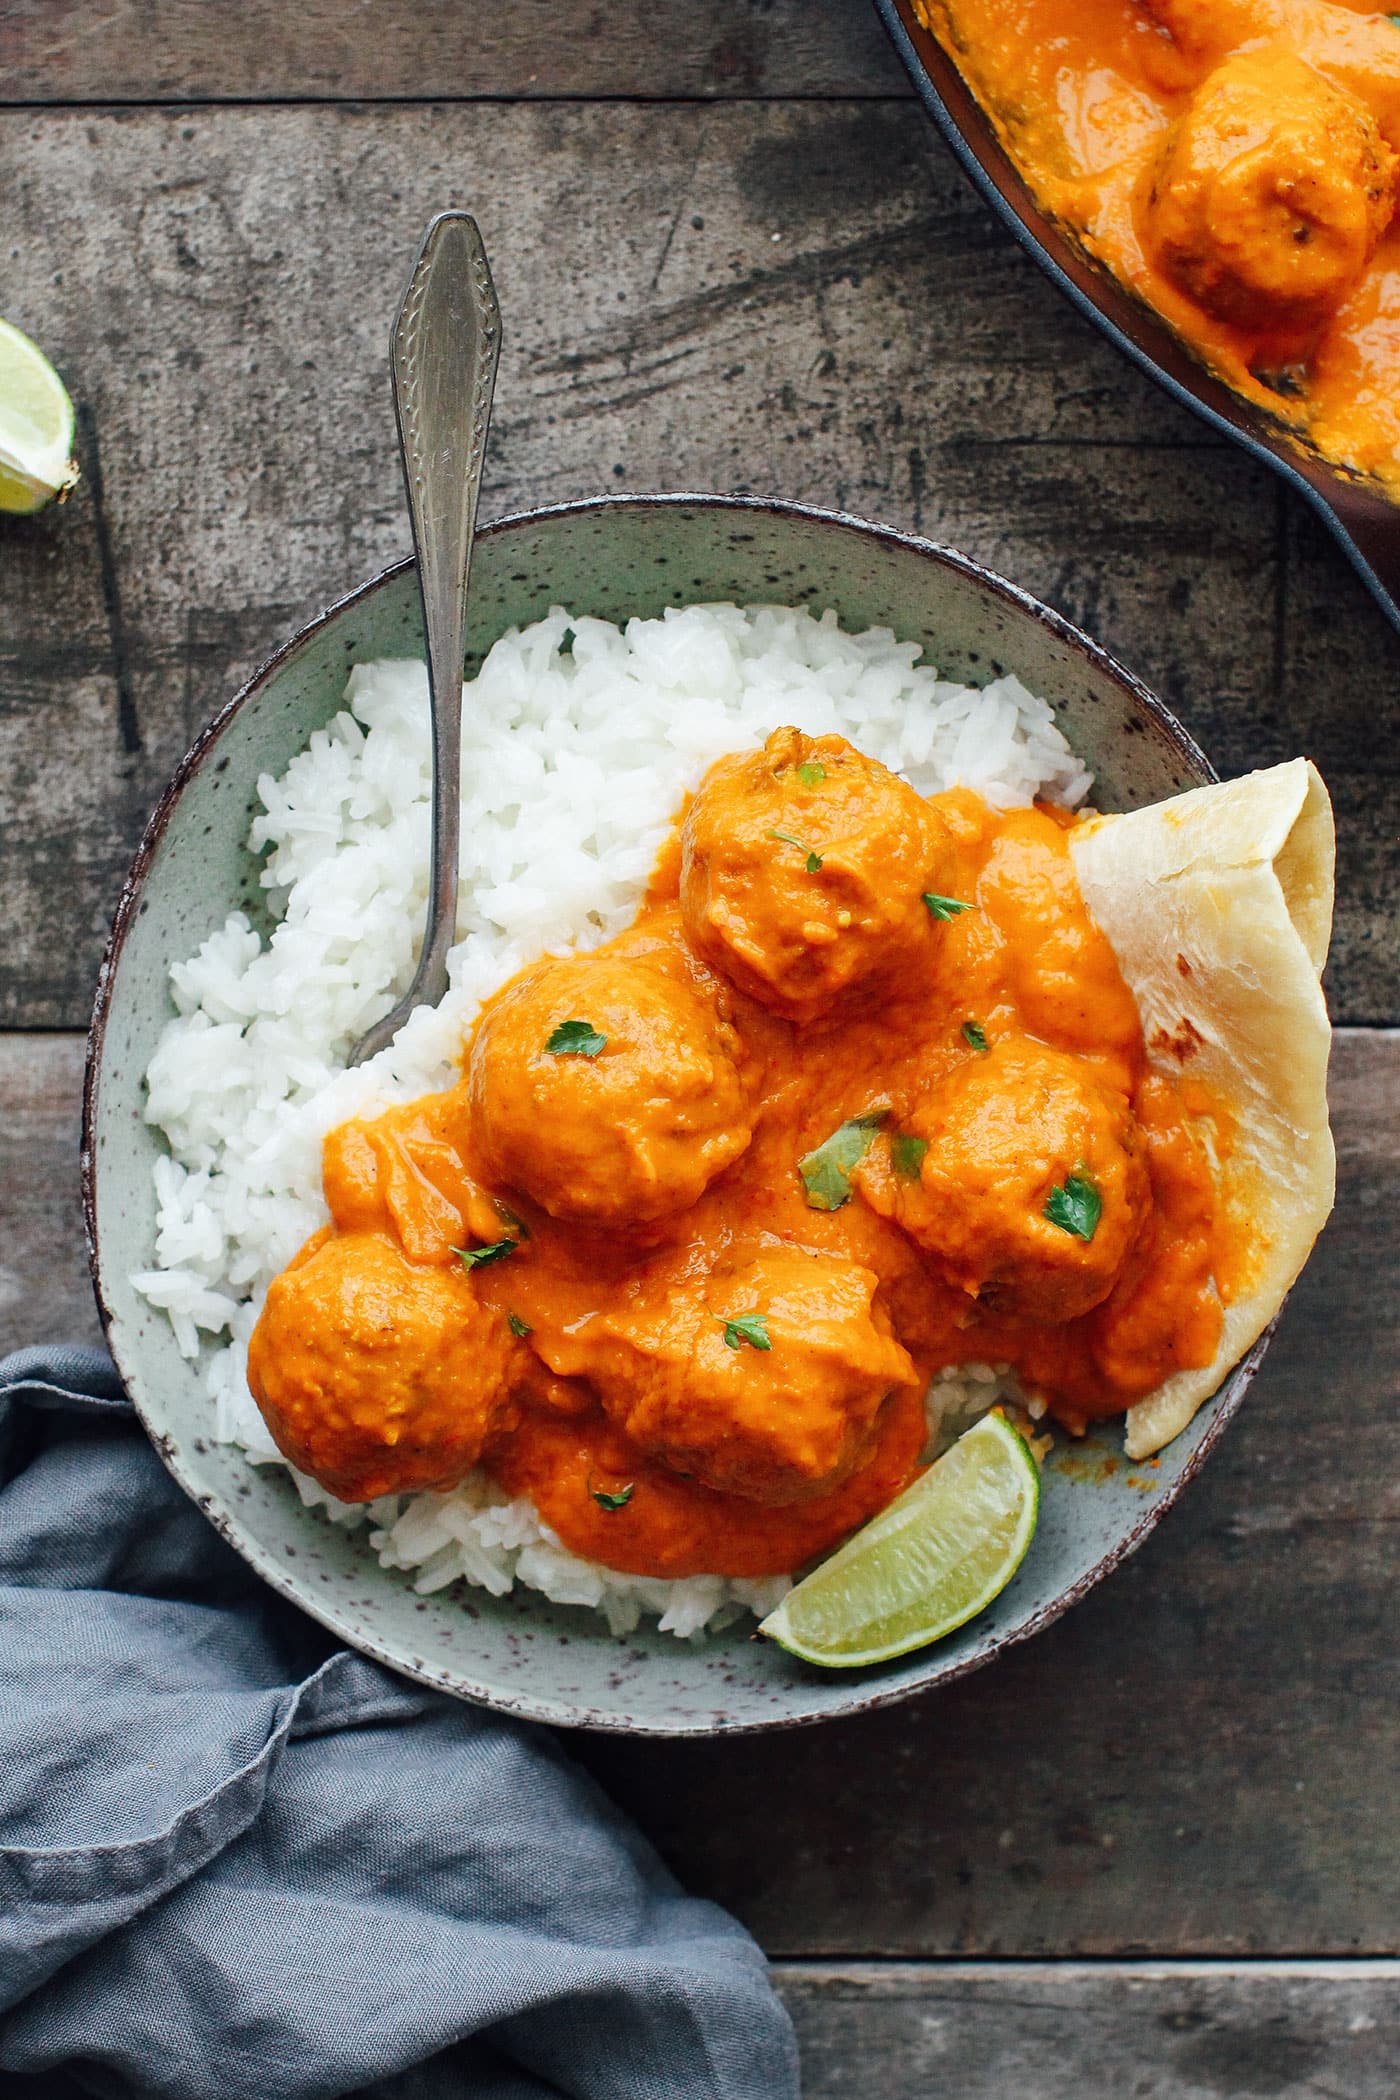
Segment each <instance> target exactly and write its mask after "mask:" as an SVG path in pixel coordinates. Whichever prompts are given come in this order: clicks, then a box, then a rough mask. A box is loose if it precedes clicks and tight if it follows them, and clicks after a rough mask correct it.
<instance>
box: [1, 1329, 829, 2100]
mask: <svg viewBox="0 0 1400 2100" xmlns="http://www.w3.org/2000/svg"><path fill="white" fill-rule="evenodd" d="M0 2091H3V2092H4V2093H6V2094H8V2093H11V2092H13V2093H15V2094H17V2095H19V2094H23V2095H28V2094H31V2093H32V2094H33V2095H34V2096H36V2100H38V2096H41V2095H42V2096H43V2100H65V2096H67V2095H69V2094H74V2095H76V2094H79V2093H84V2094H87V2093H97V2094H110V2095H122V2096H127V2095H130V2096H136V2095H157V2094H158V2095H162V2096H165V2095H168V2096H170V2100H205V2096H206V2095H207V2096H208V2100H245V2096H246V2100H301V2096H306V2100H311V2096H322V2095H326V2096H329V2095H341V2094H348V2093H352V2092H355V2093H369V2094H373V2095H382V2096H383V2100H390V2096H393V2100H439V2096H446V2095H448V2094H451V2095H454V2096H456V2095H463V2094H470V2095H473V2096H478V2095H479V2096H482V2100H541V2096H543V2095H548V2094H566V2095H578V2096H580V2100H583V2096H587V2100H673V2096H674V2100H680V2096H682V2095H684V2096H686V2100H689V2096H691V2095H715V2096H718V2100H731V2096H732V2100H749V2096H753V2100H758V2096H760V2095H762V2096H763V2100H790V2096H791V2100H795V2096H796V2094H797V2062H796V2050H795V2046H794V2043H793V2038H792V2031H791V2028H790V2026H789V2024H788V2021H787V2017H786V2015H785V2014H784V2012H783V2010H782V2008H781V2006H780V2005H779V2003H778V2001H777V1999H776V1998H775V1997H774V1995H773V1992H772V1990H771V1988H770V1986H769V1983H768V1978H767V1974H766V1970H765V1965H764V1961H763V1957H762V1955H761V1954H760V1953H759V1950H758V1948H757V1947H756V1946H755V1945H754V1943H753V1941H752V1940H751V1939H750V1938H749V1937H748V1935H747V1934H746V1933H745V1932H744V1931H742V1929H741V1928H740V1927H739V1926H738V1925H737V1924H736V1923H735V1922H734V1920H733V1919H731V1918H729V1917H727V1916H726V1915H725V1913H724V1912H723V1911H721V1910H719V1909H717V1908H716V1907H715V1906H714V1905H713V1904H709V1903H703V1902H700V1901H698V1900H696V1899H695V1898H693V1897H689V1896H687V1895H685V1894H684V1893H683V1892H682V1890H681V1889H679V1888H678V1887H677V1885H676V1883H675V1882H674V1881H673V1880H672V1878H671V1877H670V1875H669V1874H668V1873H667V1872H666V1870H665V1868H664V1867H663V1866H662V1865H661V1863H660V1861H659V1860H658V1859H657V1858H656V1855H655V1854H654V1853H653V1852H652V1850H651V1848H650V1847H649V1846H648V1845H647V1844H646V1842H645V1841H644V1840H643V1839H642V1837H641V1836H640V1835H639V1834H638V1832H637V1831H636V1830H634V1829H633V1828H632V1827H631V1826H630V1825H629V1824H628V1823H627V1822H626V1821H625V1820H624V1819H623V1817H621V1816H620V1815H619V1814H618V1812H617V1811H616V1809H614V1808H613V1807H612V1805H611V1804H610V1803H609V1802H608V1801H607V1799H606V1798H605V1797H604V1796H603V1795H602V1794H601V1793H600V1792H599V1791H598V1790H597V1788H596V1787H595V1786H594V1785H593V1784H592V1782H591V1781H590V1780H589V1779H588V1778H587V1777H586V1776H585V1775H584V1774H583V1773H581V1772H579V1771H578V1770H577V1769H576V1768H575V1767H574V1766H573V1765H572V1764H570V1762H569V1761H568V1759H567V1758H565V1757H564V1756H563V1755H562V1754H561V1752H560V1750H559V1749H558V1747H557V1745H556V1743H555V1742H554V1740H553V1738H552V1737H551V1736H550V1735H549V1734H548V1732H547V1731H545V1730H542V1729H533V1728H528V1727H522V1726H520V1725H519V1724H516V1723H512V1722H508V1721H505V1720H502V1719H499V1718H497V1717H496V1716H495V1715H493V1714H490V1713H486V1712H483V1711H481V1710H480V1709H478V1708H474V1707H470V1706H463V1705H461V1704H460V1703H459V1702H457V1701H456V1700H452V1699H448V1698H446V1697H444V1696H442V1695H441V1694H439V1693H434V1692H429V1691H424V1690H419V1689H418V1688H417V1687H415V1686H413V1685H411V1684H409V1683H407V1682H405V1681H403V1680H401V1679H399V1678H397V1677H395V1676H393V1675H392V1674H391V1673H390V1672H388V1671H386V1670H383V1669H381V1668H379V1667H378V1665H376V1664H374V1663H371V1662H368V1661H366V1660H365V1659H364V1658H363V1657H361V1656H358V1655H354V1654H351V1653H349V1652H347V1651H346V1650H344V1649H337V1648H335V1646H334V1644H333V1642H332V1640H331V1638H330V1636H329V1635H327V1634H326V1633H324V1632H323V1631H322V1630H321V1629H320V1628H319V1627H317V1626H316V1625H314V1624H313V1622H312V1621H311V1620H309V1619H307V1618H304V1617H303V1616H302V1615H301V1614H300V1613H299V1612H297V1611H296V1610H294V1609H293V1608H292V1607H291V1606H289V1605H287V1604H285V1603H283V1602H282V1601H281V1599H279V1598H277V1597H276V1596H274V1595H273V1593H272V1592H271V1591H270V1590H268V1589H266V1588H265V1587H264V1586H263V1585H262V1584H261V1583H260V1582H259V1580H258V1579H257V1577H256V1576H255V1575H254V1574H253V1573H252V1571H251V1570H250V1569H249V1568H247V1567H246V1566H245V1565H244V1563H243V1562H242V1561H241V1560H240V1559H239V1558H238V1556H237V1555H236V1554H234V1553H233V1552H232V1551H231V1549H230V1548H229V1547H228V1546H226V1545H225V1544H224V1542H223V1541H222V1540H221V1539H220V1538H219V1537H218V1535H217V1534H216V1533H215V1532H214V1530H213V1529H212V1527H211V1526H210V1525H209V1524H208V1523H207V1522H206V1520H205V1519H204V1517H203V1516H202V1515H201V1514H200V1512H199V1511H198V1510H197V1509H196V1508H195V1507H194V1505H193V1504H192V1503H191V1502H190V1501H188V1499H187V1498H186V1497H185V1495H184V1494H182V1492H181V1491H180V1489H179V1488H177V1487H176V1485H175V1483H174V1482H173V1481H172V1480H171V1479H170V1477H169V1475H168V1474H167V1473H166V1471H165V1468H164V1467H163V1466H162V1465H161V1463H160V1461H159V1459H158V1458H157V1457H156V1455H155V1453H154V1452H153V1450H152V1449H151V1447H150V1445H149V1444H148V1442H147V1441H146V1438H145V1436H144V1435H143V1433H142V1432H141V1429H140V1427H139V1425H138V1423H137V1422H136V1419H135V1416H134V1414H133V1413H132V1410H131V1407H130V1405H129V1403H128V1402H127V1400H126V1399H125V1398H124V1396H123V1394H122V1390H121V1387H120V1384H119V1383H118V1381H117V1378H116V1374H115V1372H114V1371H113V1368H112V1365H111V1363H110V1361H109V1360H108V1359H107V1358H106V1357H105V1356H104V1355H102V1354H101V1353H100V1352H99V1351H98V1350H95V1349H76V1348H53V1349H27V1350H22V1351H20V1352H19V1354H18V1355H15V1356H10V1357H7V1358H5V1359H4V1360H3V1361H0Z"/></svg>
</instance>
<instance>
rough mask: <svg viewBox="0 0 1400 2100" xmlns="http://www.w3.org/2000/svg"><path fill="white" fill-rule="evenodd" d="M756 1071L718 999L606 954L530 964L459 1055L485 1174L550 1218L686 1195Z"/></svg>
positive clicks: (698, 1183) (721, 1161)
mask: <svg viewBox="0 0 1400 2100" xmlns="http://www.w3.org/2000/svg"><path fill="white" fill-rule="evenodd" d="M755 1076H756V1074H755V1072H754V1070H753V1068H752V1066H751V1062H750V1060H749V1059H748V1057H747V1056H746V1054H745V1051H744V1046H743V1044H742V1042H741V1041H740V1038H739V1033H738V1030H737V1029H736V1028H735V1026H734V1024H733V1022H732V1020H730V1019H729V1018H728V1016H727V1014H726V1012H725V1010H724V1001H723V999H721V998H719V997H711V996H708V995H707V994H706V993H705V991H704V990H703V989H699V988H696V987H693V986H691V985H689V984H687V983H684V982H682V981H680V980H678V979H676V978H673V977H670V976H667V975H664V974H663V973H662V971H660V970H659V969H652V968H649V967H648V966H647V964H646V963H644V962H638V961H633V960H625V959H620V958H618V957H615V956H583V957H578V958H575V959H571V960H567V961H562V962H547V963H543V964H541V965H540V966H539V968H537V969H534V970H531V971H530V972H529V974H528V975H527V976H525V977H523V978H521V979H520V980H519V981H518V982H517V983H516V984H514V985H512V986H511V987H510V988H509V989H508V990H507V991H506V992H505V994H504V995H503V997H502V998H500V999H498V1000H497V1001H496V1003H495V1005H494V1006H492V1007H491V1008H490V1009H489V1011H488V1012H487V1014H486V1015H485V1017H484V1019H483V1021H482V1023H481V1026H480V1028H479V1029H478V1030H477V1034H476V1039H475V1041H474V1042H473V1044H472V1050H471V1058H470V1061H469V1064H468V1068H467V1081H468V1099H469V1102H470V1107H471V1112H472V1118H473V1130H474V1134H475V1138H476V1142H477V1145H478V1147H479V1149H480V1153H481V1157H482V1161H483V1164H484V1166H485V1168H486V1171H487V1173H488V1175H494V1176H496V1177H498V1178H499V1179H500V1180H502V1181H504V1182H507V1183H509V1184H510V1186H511V1187H513V1188H518V1189H522V1190H523V1191H524V1192H525V1193H526V1195H528V1196H530V1197H532V1198H533V1199H534V1201H535V1202H536V1203H539V1204H540V1205H542V1207H543V1208H544V1209H545V1210H547V1211H549V1212H550V1214H551V1216H553V1217H556V1218H563V1219H568V1220H572V1221H573V1222H575V1223H578V1224H595V1225H611V1226H617V1227H626V1226H629V1225H637V1224H648V1223H651V1222H653V1221H654V1220H656V1219H658V1218H663V1217H665V1216H667V1215H668V1214H669V1213H670V1212H673V1211H679V1210H684V1209H686V1208H688V1207H689V1205H691V1204H692V1203H694V1202H695V1201H696V1200H697V1199H698V1198H699V1196H700V1195H701V1194H702V1193H703V1191H704V1189H705V1187H706V1185H707V1184H708V1183H709V1182H710V1181H712V1180H713V1179H714V1177H715V1175H716V1174H718V1173H720V1172H722V1171H723V1169H724V1168H725V1167H727V1166H728V1165H729V1164H730V1163H731V1161H733V1160H735V1159H737V1158H738V1157H739V1154H740V1153H741V1152H742V1151H743V1150H744V1149H745V1147H746V1146H747V1144H748V1142H749V1139H750V1137H751V1136H752V1134H753V1116H754V1101H753V1093H754V1089H753V1084H752V1082H753V1079H754V1077H755Z"/></svg>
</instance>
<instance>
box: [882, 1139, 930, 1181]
mask: <svg viewBox="0 0 1400 2100" xmlns="http://www.w3.org/2000/svg"><path fill="white" fill-rule="evenodd" d="M927 1151H928V1139H927V1138H921V1137H911V1136H910V1135H909V1134H908V1132H907V1131H903V1130H902V1131H900V1133H899V1135H898V1136H897V1137H892V1138H891V1139H890V1164H891V1165H892V1166H893V1168H894V1170H895V1173H896V1174H899V1175H901V1176H902V1177H903V1179H904V1180H905V1181H917V1180H918V1178H919V1169H920V1167H922V1165H923V1163H924V1154H925V1153H926V1152H927Z"/></svg>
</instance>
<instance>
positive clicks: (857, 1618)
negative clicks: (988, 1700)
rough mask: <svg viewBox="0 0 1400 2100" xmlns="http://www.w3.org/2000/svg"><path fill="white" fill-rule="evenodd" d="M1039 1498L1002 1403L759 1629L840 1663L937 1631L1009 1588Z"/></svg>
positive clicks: (938, 1634)
mask: <svg viewBox="0 0 1400 2100" xmlns="http://www.w3.org/2000/svg"><path fill="white" fill-rule="evenodd" d="M1039 1506H1040V1475H1039V1473H1038V1472H1037V1471H1036V1463H1035V1460H1034V1458H1032V1456H1031V1453H1030V1448H1029V1446H1028V1445H1027V1443H1026V1440H1025V1438H1024V1437H1023V1436H1021V1435H1019V1434H1018V1432H1017V1431H1016V1430H1014V1429H1013V1428H1012V1427H1011V1424H1010V1423H1009V1422H1008V1421H1007V1420H1006V1419H1005V1417H1004V1416H1003V1415H997V1414H991V1415H983V1417H982V1419H981V1421H980V1422H977V1423H974V1425H973V1427H972V1428H971V1429H969V1430H967V1431H966V1432H965V1433H964V1434H963V1435H962V1436H961V1437H959V1439H958V1441H957V1443H956V1444H954V1445H953V1447H952V1449H951V1450H950V1451H945V1452H944V1454H943V1456H942V1458H940V1459H939V1460H938V1461H937V1463H936V1464H934V1465H931V1466H930V1467H929V1469H928V1471H927V1472H926V1473H923V1474H921V1475H920V1476H919V1478H918V1479H917V1480H916V1481H915V1482H914V1484H913V1486H912V1487H908V1488H906V1489H905V1490H904V1493H903V1494H902V1495H900V1496H898V1497H897V1499H896V1500H895V1501H893V1502H892V1503H891V1504H890V1506H889V1508H888V1509H882V1510H881V1512H880V1514H879V1516H878V1517H872V1518H871V1520H870V1522H869V1523H868V1524H867V1525H866V1526H865V1528H864V1530H862V1531H858V1532H857V1533H856V1535H855V1537H854V1538H853V1539H848V1540H847V1541H846V1543H845V1545H844V1546H842V1547H840V1548H839V1549H838V1551H837V1552H835V1553H833V1554H832V1556H831V1558H830V1559H829V1560H824V1561H823V1562H822V1564H821V1566H820V1567H819V1568H816V1569H814V1570H813V1572H812V1573H811V1574H810V1575H809V1576H808V1577H807V1578H806V1580H805V1582H799V1583H798V1585H797V1587H796V1588H795V1589H792V1590H789V1592H788V1594H787V1596H786V1597H785V1598H784V1599H783V1601H782V1603H781V1604H780V1605H779V1606H778V1609H777V1610H776V1611H775V1612H770V1613H769V1615H768V1617H767V1618H766V1619H765V1620H764V1621H763V1624H762V1625H761V1626H760V1627H759V1629H758V1630H759V1632H760V1633H766V1634H767V1636H768V1638H769V1639H770V1640H773V1641H777V1642H778V1644H779V1646H780V1647H783V1648H786V1649H787V1650H788V1651H789V1652H790V1653H791V1654H793V1655H800V1656H801V1657H802V1658H803V1659H804V1661H806V1662H813V1663H822V1664H824V1665H825V1666H826V1667H827V1668H828V1669H833V1670H849V1669H854V1668H855V1667H856V1665H857V1664H858V1663H877V1662H888V1661H889V1659H890V1657H891V1656H893V1655H903V1654H904V1653H905V1652H906V1650H908V1649H910V1648H922V1647H923V1646H924V1645H925V1643H926V1642H928V1641H937V1640H941V1639H942V1637H943V1635H944V1634H945V1633H952V1631H953V1630H954V1628H955V1627H958V1626H962V1625H964V1624H965V1623H966V1621H967V1620H968V1619H971V1618H973V1617H974V1616H975V1615H976V1614H977V1613H978V1612H979V1611H982V1610H984V1609H985V1608H986V1606H987V1605H989V1604H990V1603H991V1601H992V1599H993V1597H995V1596H997V1595H999V1593H1000V1592H1001V1591H1002V1590H1004V1589H1005V1588H1006V1585H1007V1583H1008V1582H1010V1580H1011V1578H1012V1576H1013V1575H1014V1574H1015V1573H1016V1570H1017V1569H1018V1568H1019V1567H1020V1565H1021V1562H1022V1561H1023V1560H1024V1559H1025V1556H1026V1548H1027V1547H1028V1546H1029V1544H1030V1542H1031V1539H1032V1537H1033V1535H1034V1533H1035V1519H1036V1512H1037V1510H1038V1508H1039Z"/></svg>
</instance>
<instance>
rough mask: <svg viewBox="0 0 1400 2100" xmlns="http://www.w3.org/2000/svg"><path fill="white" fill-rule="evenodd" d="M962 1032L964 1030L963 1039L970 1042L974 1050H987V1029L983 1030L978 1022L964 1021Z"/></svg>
mask: <svg viewBox="0 0 1400 2100" xmlns="http://www.w3.org/2000/svg"><path fill="white" fill-rule="evenodd" d="M962 1032H963V1041H964V1042H965V1043H968V1044H970V1045H971V1047H972V1048H973V1049H974V1050H985V1049H986V1047H987V1037H986V1033H985V1031H984V1030H983V1029H982V1028H980V1027H979V1026H978V1024H977V1023H976V1021H964V1022H963V1025H962Z"/></svg>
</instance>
